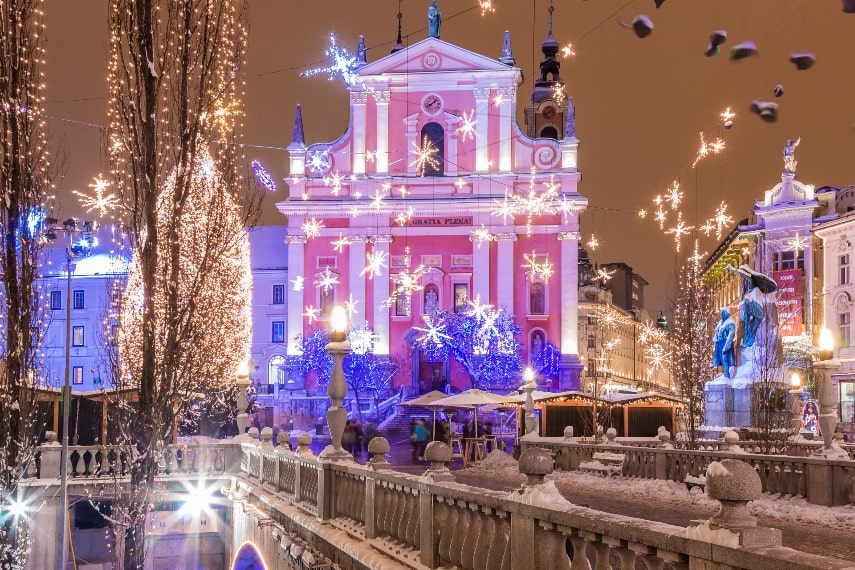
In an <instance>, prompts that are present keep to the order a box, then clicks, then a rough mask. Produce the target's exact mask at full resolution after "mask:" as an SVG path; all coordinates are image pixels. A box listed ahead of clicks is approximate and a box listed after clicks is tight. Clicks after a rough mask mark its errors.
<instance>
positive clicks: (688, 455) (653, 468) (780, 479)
mask: <svg viewBox="0 0 855 570" xmlns="http://www.w3.org/2000/svg"><path fill="white" fill-rule="evenodd" d="M531 446H537V447H543V448H546V449H549V450H550V451H552V453H553V455H554V457H555V463H556V465H557V466H558V467H559V468H560V469H561V470H564V471H575V470H577V469H578V468H579V464H580V463H581V462H583V461H590V460H591V459H592V457H593V455H594V453H607V452H612V453H614V452H620V453H622V454H624V455H625V459H624V462H623V468H622V475H624V476H626V477H638V478H642V479H662V480H668V481H676V482H679V483H682V482H684V481H685V480H686V477H687V476H692V477H698V476H700V475H703V474H704V472H705V471H706V469H707V467H708V466H709V464H710V463H712V462H713V461H722V460H723V459H727V458H733V457H737V458H738V459H741V460H743V461H745V462H746V463H748V464H750V465H751V466H752V467H754V468H755V470H756V471H757V472H758V474H759V475H760V481H761V483H762V488H763V492H764V493H771V494H776V493H780V494H782V495H792V496H796V497H803V498H805V499H806V500H807V501H808V502H810V503H813V504H817V505H828V506H840V505H848V504H855V462H853V461H847V460H828V459H825V458H822V457H816V456H804V457H800V456H794V455H762V454H757V453H746V452H745V450H744V447H745V445H744V444H743V443H742V442H739V445H738V449H737V450H736V452H734V451H725V450H724V448H725V447H726V444H725V443H722V444H721V446H720V448H719V449H718V450H715V451H704V450H689V449H673V448H667V447H636V446H625V445H621V444H619V443H615V444H606V443H601V444H593V443H577V442H573V441H567V440H565V439H564V438H559V437H542V438H529V439H527V440H525V441H523V442H522V447H523V449H526V448H527V447H531Z"/></svg>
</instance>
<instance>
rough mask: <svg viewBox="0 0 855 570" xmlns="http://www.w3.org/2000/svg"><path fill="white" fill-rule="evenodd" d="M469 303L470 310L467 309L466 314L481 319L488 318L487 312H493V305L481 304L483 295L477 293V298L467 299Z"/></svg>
mask: <svg viewBox="0 0 855 570" xmlns="http://www.w3.org/2000/svg"><path fill="white" fill-rule="evenodd" d="M467 303H468V305H469V310H468V311H466V315H467V316H470V317H475V318H476V319H478V320H479V321H480V320H482V319H485V318H487V314H488V313H490V312H491V309H492V308H493V305H487V304H483V305H482V304H481V295H476V296H475V299H474V300H472V301H467Z"/></svg>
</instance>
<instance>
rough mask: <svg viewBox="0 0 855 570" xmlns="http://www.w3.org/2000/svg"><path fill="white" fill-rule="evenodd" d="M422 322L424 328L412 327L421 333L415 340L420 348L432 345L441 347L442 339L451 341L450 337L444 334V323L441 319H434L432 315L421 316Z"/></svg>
mask: <svg viewBox="0 0 855 570" xmlns="http://www.w3.org/2000/svg"><path fill="white" fill-rule="evenodd" d="M422 320H423V321H424V323H425V326H424V327H413V328H414V329H416V330H417V331H419V332H421V333H422V335H421V336H420V337H418V338H417V339H416V340H417V341H418V342H419V343H420V344H421V345H422V346H429V345H433V346H436V347H441V346H442V343H443V339H445V340H451V337H450V336H448V335H447V334H446V333H445V323H444V322H443V321H442V319H439V318H436V317H434V316H432V315H422Z"/></svg>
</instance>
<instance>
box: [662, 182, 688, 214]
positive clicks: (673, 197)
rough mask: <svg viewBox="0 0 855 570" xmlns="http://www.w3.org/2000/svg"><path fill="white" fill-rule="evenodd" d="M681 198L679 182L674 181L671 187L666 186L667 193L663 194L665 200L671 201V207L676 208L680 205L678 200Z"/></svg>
mask: <svg viewBox="0 0 855 570" xmlns="http://www.w3.org/2000/svg"><path fill="white" fill-rule="evenodd" d="M657 198H658V196H657ZM682 199H683V193H682V192H680V183H679V182H678V181H676V180H675V181H674V182H672V183H671V187H670V188H668V193H667V194H665V201H666V202H670V203H671V209H672V210H676V209H677V208H679V206H680V201H681V200H682Z"/></svg>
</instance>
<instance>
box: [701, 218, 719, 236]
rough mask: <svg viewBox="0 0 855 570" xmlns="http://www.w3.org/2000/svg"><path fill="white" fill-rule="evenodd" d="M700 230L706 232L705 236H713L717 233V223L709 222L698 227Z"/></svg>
mask: <svg viewBox="0 0 855 570" xmlns="http://www.w3.org/2000/svg"><path fill="white" fill-rule="evenodd" d="M698 229H699V230H701V231H702V232H704V235H705V236H708V235H711V234H712V233H713V232H714V231H715V223H714V222H713V221H712V220H707V221H706V222H704V224H703V225H701V226H698Z"/></svg>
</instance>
